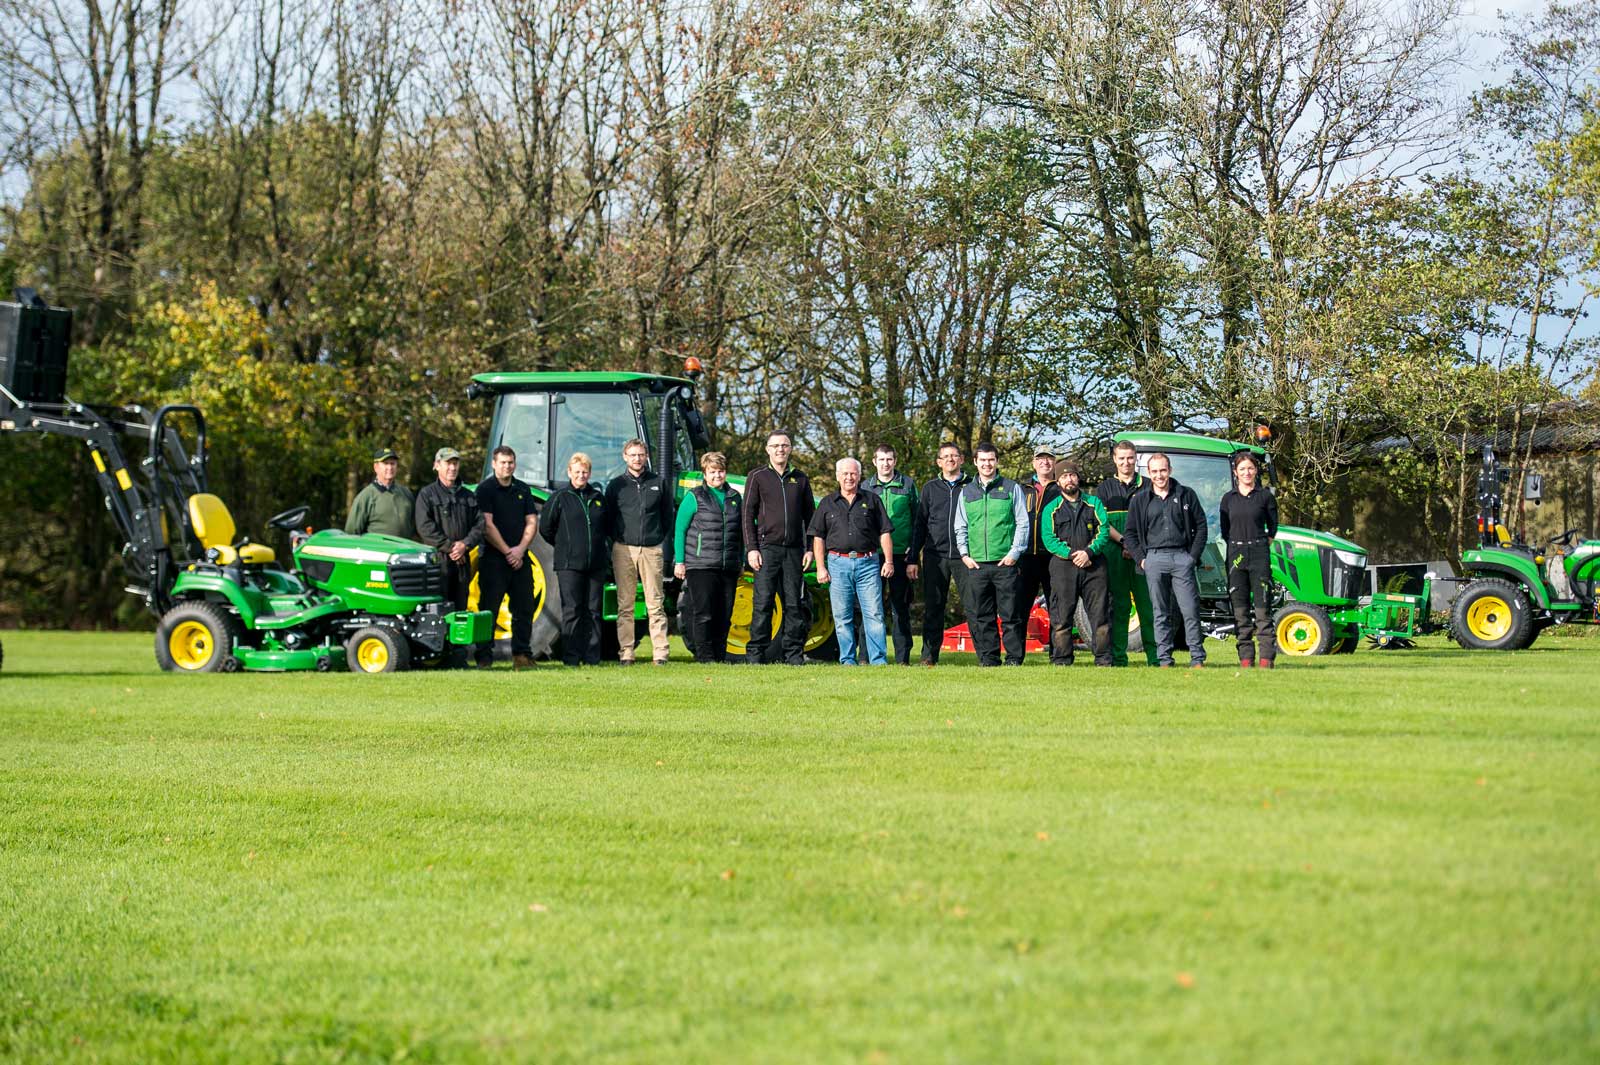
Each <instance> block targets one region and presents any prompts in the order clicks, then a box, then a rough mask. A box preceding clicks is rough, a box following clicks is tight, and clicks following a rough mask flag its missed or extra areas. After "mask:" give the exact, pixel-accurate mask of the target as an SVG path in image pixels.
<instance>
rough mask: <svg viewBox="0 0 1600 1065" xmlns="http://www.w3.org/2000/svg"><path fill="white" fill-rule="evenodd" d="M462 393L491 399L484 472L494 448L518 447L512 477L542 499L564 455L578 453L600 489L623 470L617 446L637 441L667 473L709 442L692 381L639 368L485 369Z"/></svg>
mask: <svg viewBox="0 0 1600 1065" xmlns="http://www.w3.org/2000/svg"><path fill="white" fill-rule="evenodd" d="M468 395H469V396H472V397H475V398H478V397H493V399H494V417H493V421H492V422H491V424H490V429H489V446H488V447H487V448H486V449H485V454H484V466H483V476H484V477H486V478H487V477H490V476H493V472H492V457H491V456H492V452H493V450H494V449H495V448H497V447H501V446H506V447H509V448H511V449H512V450H513V451H515V452H516V453H517V469H516V475H515V476H516V477H517V479H518V480H521V481H523V482H525V483H527V484H528V485H529V486H530V487H531V488H533V489H534V492H535V494H536V495H538V496H539V497H540V498H544V497H547V496H548V495H549V494H550V493H551V492H553V491H555V490H556V489H557V488H559V487H561V486H562V485H563V484H564V483H565V481H566V469H567V459H568V458H569V457H570V456H571V455H572V454H573V452H576V451H582V452H584V453H585V454H587V455H588V456H589V458H590V459H591V460H592V461H593V462H594V474H593V481H594V482H595V484H596V485H597V486H598V487H600V488H604V487H605V484H606V483H607V482H608V481H610V480H611V479H612V478H614V477H618V476H620V475H621V474H622V472H623V470H624V468H625V467H624V465H623V461H622V448H623V445H624V444H626V443H627V442H628V441H629V440H633V439H635V438H637V439H640V440H643V441H644V442H645V443H646V444H647V445H648V446H649V448H650V465H651V468H652V469H655V470H657V471H660V472H661V473H662V474H663V475H665V476H667V477H668V479H677V478H678V477H679V476H681V475H682V474H684V473H691V472H693V471H695V469H696V466H695V455H696V451H697V449H700V448H704V447H706V446H707V445H708V444H709V443H710V441H709V438H708V437H707V434H706V428H705V423H704V422H703V421H702V420H701V417H700V413H699V411H697V410H696V409H695V407H694V381H693V380H691V379H689V378H683V377H659V376H655V375H652V374H641V373H486V374H479V375H478V376H476V377H474V378H473V379H472V384H471V386H470V387H469V388H468Z"/></svg>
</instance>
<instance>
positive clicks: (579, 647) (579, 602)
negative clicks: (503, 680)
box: [539, 451, 607, 666]
mask: <svg viewBox="0 0 1600 1065" xmlns="http://www.w3.org/2000/svg"><path fill="white" fill-rule="evenodd" d="M592 469H593V463H592V462H590V460H589V456H588V455H585V454H584V453H583V452H581V451H578V452H574V453H573V456H572V458H571V459H569V460H568V461H567V481H568V484H567V486H566V487H565V488H559V489H557V490H556V491H555V493H554V494H552V495H551V496H550V498H549V499H548V500H546V501H545V504H544V510H543V511H542V512H541V513H540V518H541V520H540V522H539V535H540V536H542V537H544V538H545V541H546V542H547V543H549V544H550V545H551V547H553V548H554V551H553V553H552V554H553V558H552V565H553V566H554V568H555V571H556V583H557V585H558V586H559V587H560V588H561V661H562V662H563V663H565V664H566V665H569V666H598V665H599V664H600V603H601V592H602V591H603V590H604V588H605V583H606V582H605V576H606V571H605V557H606V525H607V521H606V513H605V510H606V505H605V496H603V495H601V494H600V489H598V488H596V487H595V486H594V485H592V484H590V483H589V474H590V472H591V471H592Z"/></svg>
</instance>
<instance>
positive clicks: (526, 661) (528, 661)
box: [511, 655, 533, 670]
mask: <svg viewBox="0 0 1600 1065" xmlns="http://www.w3.org/2000/svg"><path fill="white" fill-rule="evenodd" d="M511 668H512V669H519V670H520V669H532V668H533V658H532V657H530V656H529V655H512V656H511Z"/></svg>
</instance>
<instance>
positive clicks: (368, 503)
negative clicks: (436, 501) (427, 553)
mask: <svg viewBox="0 0 1600 1065" xmlns="http://www.w3.org/2000/svg"><path fill="white" fill-rule="evenodd" d="M399 469H400V456H399V455H397V454H395V451H394V448H392V447H387V446H385V447H380V448H377V449H375V450H374V451H373V452H372V483H371V484H369V485H367V486H366V487H365V488H363V489H362V490H361V491H359V492H357V493H356V498H355V500H354V501H353V502H352V503H351V504H350V516H349V517H348V518H346V519H345V523H344V531H345V532H347V533H356V534H358V535H359V534H361V533H382V534H383V535H385V536H399V537H401V538H403V539H406V540H415V539H416V538H417V525H416V518H415V515H414V514H413V511H414V510H415V509H416V505H417V500H416V497H415V496H413V495H412V494H411V489H409V488H407V487H406V486H405V485H403V484H398V483H396V481H395V474H396V473H397V472H398V471H399Z"/></svg>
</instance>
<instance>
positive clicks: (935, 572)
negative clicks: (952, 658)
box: [917, 442, 972, 666]
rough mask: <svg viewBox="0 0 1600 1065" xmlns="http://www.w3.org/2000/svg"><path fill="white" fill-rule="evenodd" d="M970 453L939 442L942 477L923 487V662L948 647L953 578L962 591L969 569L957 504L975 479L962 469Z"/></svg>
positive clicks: (932, 660) (920, 516)
mask: <svg viewBox="0 0 1600 1065" xmlns="http://www.w3.org/2000/svg"><path fill="white" fill-rule="evenodd" d="M965 457H966V456H965V455H964V454H963V453H962V451H961V446H960V445H959V444H954V443H949V442H946V443H943V444H940V445H939V457H938V465H939V476H937V477H935V478H934V479H933V480H931V481H929V482H928V483H927V484H925V485H923V486H922V505H921V506H920V507H918V508H917V517H918V519H919V520H920V521H921V523H922V664H923V665H925V666H931V665H934V664H936V663H937V662H938V661H939V649H940V648H941V647H942V646H944V623H945V607H946V605H947V604H948V603H949V602H950V581H951V579H952V578H954V580H955V582H956V593H957V595H958V596H959V595H960V592H961V580H962V576H963V574H965V573H966V572H967V569H966V567H965V566H963V565H962V564H961V549H960V548H958V547H957V546H956V529H955V520H956V507H957V506H958V505H959V501H960V499H961V489H963V488H965V487H966V486H967V482H968V481H970V480H972V478H971V477H969V476H967V475H966V474H965V473H963V472H962V471H961V461H962V459H963V458H965Z"/></svg>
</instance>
